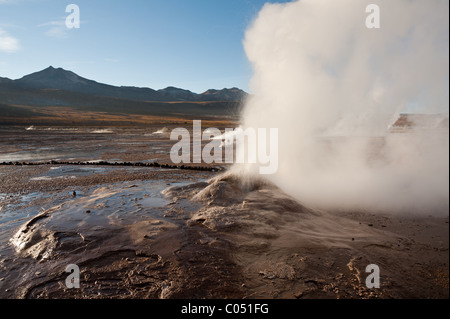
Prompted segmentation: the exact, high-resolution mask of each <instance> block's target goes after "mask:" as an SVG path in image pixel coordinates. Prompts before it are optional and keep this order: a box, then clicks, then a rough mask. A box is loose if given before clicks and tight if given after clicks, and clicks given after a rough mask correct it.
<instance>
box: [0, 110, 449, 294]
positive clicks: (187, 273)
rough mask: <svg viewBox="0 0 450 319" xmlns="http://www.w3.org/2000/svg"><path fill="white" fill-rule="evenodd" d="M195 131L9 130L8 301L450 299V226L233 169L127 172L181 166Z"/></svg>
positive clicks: (3, 236)
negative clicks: (350, 205)
mask: <svg viewBox="0 0 450 319" xmlns="http://www.w3.org/2000/svg"><path fill="white" fill-rule="evenodd" d="M61 116H62V117H63V116H67V118H68V119H69V118H70V117H71V115H70V114H68V113H67V114H64V115H61ZM83 116H89V115H88V114H85V115H83ZM137 120H138V119H136V121H137ZM154 120H155V119H154ZM108 122H109V123H111V122H114V120H112V118H108ZM168 122H169V123H168ZM185 122H186V123H190V122H189V121H188V120H186V119H180V120H179V122H177V121H175V122H171V121H166V122H165V123H159V120H155V121H153V122H152V123H151V124H149V123H147V125H145V126H144V125H140V126H132V127H131V126H130V127H125V126H104V127H102V126H98V127H95V126H89V125H85V126H59V127H56V128H55V127H54V126H39V125H37V124H36V123H26V124H27V125H28V124H30V125H35V127H34V128H32V129H30V130H28V131H27V130H25V128H26V126H15V127H11V126H8V127H2V128H1V130H0V133H1V136H2V142H1V145H2V148H1V152H0V163H2V162H15V161H17V162H19V163H17V165H0V179H1V181H2V182H1V183H0V298H33V299H34V298H89V299H97V298H100V299H101V298H155V299H158V298H162V299H167V298H176V299H178V298H245V299H253V298H283V299H295V298H299V299H303V298H305V299H309V298H331V299H335V298H448V297H449V293H448V292H449V266H448V265H449V254H448V244H449V243H448V239H449V237H448V231H449V225H448V215H447V217H436V216H426V217H417V216H409V215H407V214H404V215H393V214H390V213H389V212H384V213H375V212H369V211H353V212H350V211H347V212H342V211H340V212H331V211H323V210H319V209H315V208H311V207H306V206H305V205H303V204H302V203H301V202H299V201H297V200H295V199H293V198H291V197H290V196H288V195H286V194H285V193H283V191H282V190H280V189H279V188H277V187H276V186H275V185H273V184H270V183H268V182H267V181H265V180H262V179H255V178H252V179H245V180H244V179H243V178H241V177H239V176H237V175H235V174H233V171H232V170H229V166H228V167H227V166H226V165H213V166H209V168H210V169H212V168H214V169H217V171H216V172H214V171H211V170H203V171H202V170H199V171H197V170H191V169H185V168H184V169H183V168H164V167H141V166H121V164H122V163H124V162H133V163H135V162H140V163H150V162H152V163H154V162H158V163H161V164H164V163H170V158H169V153H170V148H171V146H172V145H173V143H174V142H173V141H170V140H169V138H168V132H170V131H171V129H173V128H175V127H176V126H178V125H184V126H186V127H187V128H189V124H185ZM204 125H205V127H206V126H216V127H219V128H222V129H223V128H224V127H235V126H236V125H237V123H235V122H231V120H230V122H226V121H222V122H214V121H210V122H208V121H205V122H204ZM191 127H192V126H191ZM50 129H52V130H50ZM54 129H57V130H56V131H55V130H54ZM155 132H158V133H156V134H155ZM49 160H58V161H69V162H70V163H72V164H70V165H66V164H64V165H61V164H58V163H59V162H58V161H55V162H54V163H47V161H49ZM94 160H96V161H97V163H93V162H92V163H91V164H89V165H77V164H76V163H77V162H80V163H82V162H86V161H94ZM98 161H106V162H111V163H115V162H116V163H118V165H116V166H105V165H101V164H100V163H98ZM25 163H35V164H36V163H39V165H34V166H31V165H22V164H25ZM201 165H202V166H205V167H206V166H208V165H206V164H201ZM69 264H76V265H78V266H79V268H80V288H79V289H68V288H67V286H66V284H65V280H66V278H67V276H68V275H69V273H67V272H66V271H65V270H66V267H67V266H68V265H69ZM369 264H376V265H378V266H379V268H380V288H378V289H369V288H367V287H366V283H365V280H366V278H367V276H368V275H369V274H368V273H366V272H365V270H366V267H367V266H368V265H369Z"/></svg>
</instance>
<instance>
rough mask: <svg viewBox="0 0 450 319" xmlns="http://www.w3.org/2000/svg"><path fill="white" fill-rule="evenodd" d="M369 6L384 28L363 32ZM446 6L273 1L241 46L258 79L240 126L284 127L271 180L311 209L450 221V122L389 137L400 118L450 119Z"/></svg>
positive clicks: (398, 1) (418, 1) (402, 0)
mask: <svg viewBox="0 0 450 319" xmlns="http://www.w3.org/2000/svg"><path fill="white" fill-rule="evenodd" d="M370 3H376V4H377V5H378V6H379V7H380V10H381V28H379V29H368V28H367V27H366V24H365V21H366V17H367V16H368V15H369V14H368V13H366V10H365V9H366V6H367V5H368V4H370ZM448 7H449V2H448V1H447V0H439V1H438V0H431V1H430V0H395V1H392V0H376V1H375V0H374V1H372V2H365V1H361V0H340V1H329V0H301V1H295V2H292V3H288V4H266V5H265V6H264V7H263V9H262V10H261V11H260V13H259V15H258V17H257V18H256V19H255V21H254V22H253V25H252V26H251V27H250V28H249V29H248V30H247V33H246V37H245V40H244V46H245V50H246V53H247V56H248V59H249V60H250V62H251V63H252V65H253V69H254V76H253V78H252V80H251V83H250V90H251V92H252V94H253V95H252V97H251V98H249V100H248V102H247V104H246V106H245V108H244V111H243V114H242V123H243V126H244V127H253V128H271V127H273V128H278V129H279V138H280V139H279V169H278V172H277V173H276V174H274V175H271V176H268V178H269V179H270V180H272V181H273V182H275V183H276V184H277V185H278V186H280V187H281V188H282V189H283V190H285V191H286V192H287V193H289V194H291V195H293V196H295V197H296V198H298V199H299V200H300V201H302V202H304V203H306V204H309V205H315V206H321V207H328V208H329V207H334V208H346V209H360V208H362V209H370V210H384V211H409V212H414V213H415V212H424V213H427V214H433V213H435V214H438V213H443V212H444V214H448V206H449V155H448V152H449V138H448V137H449V132H448V125H447V127H446V126H445V125H442V127H440V128H435V127H434V128H432V127H425V128H420V127H419V126H417V127H416V129H414V130H410V131H408V132H403V133H392V132H390V131H391V126H392V124H393V123H394V122H395V121H396V120H397V119H398V117H399V114H400V113H402V112H414V113H428V114H432V113H434V114H441V117H442V116H443V117H447V119H448V102H449V95H448V67H449V51H448V48H449V43H448V36H449V34H448V25H449V17H448V9H449V8H448ZM447 121H448V120H447ZM447 123H448V122H447ZM254 166H255V165H253V166H252V165H250V166H246V167H245V170H246V171H247V172H249V171H254V168H255V167H254ZM240 168H241V169H242V167H240Z"/></svg>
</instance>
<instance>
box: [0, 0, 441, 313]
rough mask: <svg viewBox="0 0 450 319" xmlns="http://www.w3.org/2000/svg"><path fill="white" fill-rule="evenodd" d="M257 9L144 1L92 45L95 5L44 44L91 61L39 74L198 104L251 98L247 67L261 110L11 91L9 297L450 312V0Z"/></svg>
mask: <svg viewBox="0 0 450 319" xmlns="http://www.w3.org/2000/svg"><path fill="white" fill-rule="evenodd" d="M50 2H51V1H50ZM98 2H100V1H96V2H95V3H98ZM244 2H245V4H243V3H244ZM256 2H258V1H257V0H254V1H242V3H240V4H239V6H242V7H239V8H236V7H233V8H228V10H225V9H223V8H216V7H214V8H210V7H208V6H206V5H205V6H203V5H202V6H201V8H196V10H194V11H195V12H193V11H192V8H190V7H183V8H184V9H180V10H179V11H176V12H175V11H174V10H173V8H171V7H170V8H166V7H164V6H163V5H162V3H163V2H162V1H161V2H157V1H152V2H147V1H146V5H145V6H149V7H145V8H146V9H147V11H145V10H143V9H142V10H141V9H140V7H137V8H138V9H136V8H134V9H133V10H134V11H133V14H134V15H133V21H127V22H128V23H129V24H127V22H125V21H123V20H119V21H121V22H120V23H114V25H111V26H110V27H111V28H113V27H115V25H116V24H119V25H121V26H123V27H124V30H128V29H126V28H130V30H133V31H130V32H128V31H127V32H125V31H123V30H122V29H120V30H116V31H111V32H110V31H109V29H108V34H107V35H106V36H103V35H102V36H96V38H95V42H89V41H88V39H90V38H89V36H90V32H94V31H95V30H103V29H107V28H104V27H103V26H104V25H106V24H105V22H104V21H103V22H102V23H100V22H98V21H97V20H95V19H94V18H93V17H92V16H89V14H92V10H93V9H92V8H90V10H91V11H89V10H86V11H83V10H85V9H84V8H86V7H83V6H80V7H81V9H82V11H81V12H82V14H83V12H88V14H87V17H88V18H87V19H86V20H87V21H89V23H86V24H83V19H81V29H80V30H78V31H77V30H72V29H70V31H68V30H66V29H64V27H63V30H61V26H64V22H61V21H59V22H58V21H56V22H50V23H43V24H40V25H39V27H38V28H41V29H40V30H43V28H44V29H45V28H50V27H51V29H50V30H48V31H47V32H46V36H49V37H51V36H55V35H56V36H57V38H58V41H66V40H67V42H65V44H64V45H59V46H56V45H54V43H53V42H51V43H50V44H49V45H47V46H45V45H43V46H42V47H44V46H45V47H46V48H47V47H48V48H51V49H52V50H54V48H56V47H59V50H65V49H64V48H66V47H68V43H69V42H70V41H68V39H70V40H73V41H75V42H76V41H79V39H81V38H83V41H84V39H87V40H86V41H87V42H86V43H91V45H85V47H87V48H89V50H92V52H97V53H96V54H94V53H92V56H93V57H91V56H90V55H89V57H86V56H84V55H80V57H78V56H71V57H70V58H71V59H73V60H74V61H71V62H67V61H66V60H64V61H63V60H57V58H56V57H53V55H54V53H53V52H51V54H49V53H40V55H39V54H38V53H36V56H34V55H33V56H32V57H30V59H29V60H30V61H34V60H40V59H42V61H48V59H50V57H53V58H54V59H56V60H57V61H60V63H61V64H62V66H64V67H65V68H66V69H67V68H68V67H66V66H65V65H69V66H70V67H72V66H73V67H74V68H75V69H74V70H76V71H77V73H79V71H83V72H84V73H86V74H87V75H86V76H89V74H95V72H94V71H96V70H97V71H98V70H100V71H99V73H97V76H99V77H100V79H99V80H101V78H103V79H104V80H105V79H106V80H108V81H110V78H111V81H116V83H117V82H118V79H119V80H122V78H120V76H119V75H123V76H124V77H125V78H126V79H127V81H131V80H130V74H131V75H132V76H131V77H132V80H133V81H134V80H135V79H136V81H138V79H139V80H140V81H141V82H140V83H162V82H158V81H159V80H161V81H163V80H167V78H169V77H171V76H173V77H174V79H173V80H172V79H171V81H174V82H175V81H178V82H176V83H179V84H180V83H181V84H186V85H197V84H198V85H199V87H200V84H199V83H201V84H202V85H203V84H204V83H205V82H208V81H215V82H214V83H215V84H214V85H222V84H223V83H224V81H225V82H226V83H235V82H234V81H235V80H236V79H242V78H243V77H244V76H243V75H242V74H241V73H240V72H237V71H235V69H234V67H232V66H230V65H229V64H227V63H229V60H228V58H230V59H232V58H233V59H236V60H233V61H234V62H233V63H234V64H233V65H235V63H238V62H236V61H241V62H242V60H245V57H246V60H245V62H248V65H247V64H245V66H240V67H236V68H237V69H239V70H240V69H245V67H247V66H248V69H249V70H250V71H249V72H250V75H249V84H248V90H247V89H246V91H249V92H248V93H247V92H245V91H244V90H242V89H239V88H237V87H233V88H231V89H222V90H216V89H208V90H206V91H203V93H193V92H191V91H189V90H185V89H179V88H176V87H172V86H169V87H166V88H165V89H160V90H153V89H150V88H147V87H130V86H125V84H126V83H124V85H122V84H120V86H114V85H110V84H103V83H99V82H96V81H93V80H88V79H87V78H83V77H81V76H79V75H77V74H75V73H74V72H72V71H69V70H66V69H63V68H60V67H56V68H54V67H53V66H50V67H47V68H46V69H44V70H42V71H39V72H36V73H32V74H29V75H26V76H23V77H22V78H18V79H16V80H12V79H10V78H9V77H10V76H9V77H8V78H4V77H0V299H22V298H23V299H28V298H29V299H214V300H217V299H239V300H241V299H250V300H258V299H372V298H373V299H410V298H413V299H448V298H449V108H448V105H449V89H448V83H449V74H448V69H449V49H448V39H449V33H448V25H449V16H448V12H449V10H448V7H449V3H448V1H446V0H435V1H425V0H416V1H410V0H396V1H388V0H377V1H374V2H376V4H371V5H367V4H364V3H363V2H361V1H359V0H342V1H328V0H297V1H281V0H280V1H277V3H274V1H269V2H270V3H267V4H265V5H264V4H263V3H262V2H261V3H259V2H258V3H259V4H260V6H258V7H257V10H256V9H249V8H248V6H249V4H250V3H251V4H253V3H256ZM279 2H281V3H279ZM156 3H159V4H158V5H162V6H163V7H162V8H159V7H158V8H159V9H160V11H155V10H156V8H155V7H154V6H156ZM164 3H168V2H164ZM186 3H187V2H180V3H179V5H186ZM189 3H191V2H189ZM208 3H209V4H208V5H212V6H219V4H218V3H219V1H214V2H212V1H211V2H208ZM224 3H225V1H223V2H221V4H220V5H221V6H222V5H224ZM226 3H227V4H229V3H234V2H232V1H227V2H226ZM8 5H9V1H0V7H2V6H5V7H6V6H8ZM17 5H19V4H17ZM109 5H110V4H108V6H105V7H108V8H109V9H111V11H110V12H109V13H110V14H112V15H113V14H114V12H116V11H117V12H120V13H122V11H123V12H126V11H127V10H129V8H125V7H122V6H121V5H120V6H119V7H115V6H116V5H117V4H114V5H113V4H111V7H109ZM234 5H235V4H234ZM85 6H89V5H85ZM90 6H96V4H94V2H90ZM254 6H255V8H256V4H254ZM75 7H76V6H75ZM150 7H151V8H150ZM244 7H245V8H247V10H249V11H251V10H254V12H253V15H252V17H251V19H250V18H249V17H241V20H239V21H238V22H236V21H235V22H230V21H231V20H230V19H232V18H233V17H234V18H236V15H238V13H239V14H240V13H241V11H240V10H241V8H244ZM10 8H12V7H10ZM208 8H209V9H208ZM252 8H253V7H252ZM2 9H3V7H2ZM78 9H79V8H78ZM97 9H98V8H97ZM109 9H108V10H109ZM113 9H114V10H115V11H114V10H113ZM150 9H152V10H154V11H152V10H150ZM10 10H13V9H10ZM102 10H103V8H101V10H100V9H98V10H97V11H102ZM164 10H167V12H166V14H167V17H170V18H173V17H175V18H173V20H170V25H166V24H164V23H167V21H169V20H167V19H165V18H164V17H166V16H164V15H163V14H162V13H163V12H165V11H164ZM202 10H210V11H207V12H206V11H205V12H204V11H202ZM242 10H243V9H242ZM94 11H95V10H94ZM138 11H139V12H138ZM197 11H198V12H201V13H202V15H201V16H200V17H198V16H197V14H198V12H197ZM102 12H103V11H102ZM143 12H146V14H148V15H150V14H151V13H152V12H158V16H157V17H154V19H153V20H152V19H147V17H146V16H143ZM160 12H161V17H159V13H160ZM180 12H181V13H183V14H186V15H190V16H189V17H190V18H189V21H188V22H189V23H183V25H181V26H180V25H176V24H177V23H181V22H179V21H178V20H180V19H181V20H182V18H184V15H183V14H180ZM217 12H220V13H221V14H222V13H223V14H230V12H231V13H233V14H232V15H231V16H230V17H229V18H227V19H226V21H224V20H220V17H218V16H213V14H214V13H215V14H217ZM0 14H1V12H0ZM73 14H75V13H73ZM177 14H180V15H179V16H178V15H177ZM210 15H211V16H210ZM56 16H58V14H56ZM105 16H108V14H105ZM0 17H1V16H0ZM120 17H121V19H125V18H123V17H122V16H120ZM134 17H136V18H134ZM207 17H208V19H206V18H207ZM211 17H214V18H211ZM159 18H161V20H158V19H159ZM73 19H75V18H73ZM181 20H180V21H181ZM219 20H220V21H219ZM33 21H34V20H33ZM74 21H75V20H74ZM114 21H116V20H114ZM136 21H138V22H139V25H138V26H136V25H134V24H133V23H136ZM149 21H150V22H149ZM182 21H184V20H182ZM204 21H207V22H208V25H207V26H205V25H203V26H201V27H199V26H196V27H194V26H193V25H194V24H196V23H202V22H204ZM233 21H234V20H233ZM244 21H246V23H245V28H244V29H242V25H244ZM69 22H70V21H69ZM72 22H73V21H72ZM72 22H71V23H72ZM78 22H79V23H80V21H78ZM66 23H67V22H66ZM96 23H99V24H98V25H101V26H102V27H101V28H100V27H98V29H95V26H96ZM148 23H155V25H147V24H148ZM158 23H159V24H161V25H165V28H163V27H161V29H160V28H159V27H157V26H159V24H158ZM233 23H234V24H236V25H238V26H240V27H241V29H239V32H238V31H236V30H235V25H234V24H233ZM141 24H142V25H141ZM191 24H192V25H191ZM7 25H8V24H7V23H3V22H2V24H0V54H5V55H6V54H10V57H11V56H12V55H14V54H19V53H16V52H19V50H20V46H19V44H18V42H17V43H16V42H14V41H15V38H14V37H13V33H12V32H13V31H14V30H13V31H8V32H9V33H8V32H7V31H4V30H3V28H6V26H7ZM144 25H145V26H146V28H144V27H143V26H144ZM135 27H136V28H135ZM90 28H92V29H90ZM191 28H192V30H194V31H191ZM236 28H237V27H236ZM16 29H17V30H19V29H20V28H16ZM73 29H77V28H76V27H75V28H73ZM84 30H87V31H84ZM142 30H144V31H145V33H143V34H139V36H135V37H136V39H137V38H139V41H137V40H136V39H134V38H133V36H130V35H135V34H136V32H143V31H142ZM154 30H157V31H158V32H156V33H155V32H154ZM223 30H226V31H223ZM233 30H234V32H237V33H236V34H237V35H238V37H237V39H238V40H236V41H237V43H238V45H239V46H238V49H236V46H235V42H236V41H235V40H230V39H234V37H233V36H232V31H233ZM122 31H123V32H122ZM150 31H152V32H153V33H151V32H150ZM186 31H189V32H190V33H192V34H190V36H191V37H189V36H188V35H186V34H185V33H184V32H186ZM17 32H19V31H17ZM69 32H80V33H76V36H75V35H73V34H74V33H69ZM83 32H86V33H83ZM165 32H167V34H168V35H167V34H166V33H165ZM220 32H225V33H226V34H224V33H220ZM78 34H79V36H78ZM92 34H97V33H95V32H94V33H92ZM111 34H114V36H117V37H118V38H120V37H123V36H124V35H126V38H125V39H123V38H122V41H119V40H117V41H115V38H114V41H113V42H114V45H115V49H106V48H105V49H104V50H103V49H102V50H101V52H98V51H96V50H98V48H97V47H102V45H106V44H105V43H106V42H103V41H106V39H109V38H110V37H111ZM179 34H181V35H179ZM221 34H222V35H221ZM193 35H195V36H193ZM198 35H202V36H203V37H200V36H198ZM161 38H163V39H162V41H163V42H162V43H160V42H158V41H161ZM168 39H169V40H170V41H169V40H168ZM177 39H178V40H177ZM91 40H92V39H91ZM144 40H145V41H144ZM194 40H195V41H199V42H192V41H194ZM219 40H220V41H219ZM36 41H37V40H36ZM40 41H43V40H42V39H41V40H40ZM133 41H137V42H133ZM208 41H212V42H211V43H210V42H208ZM75 42H74V43H75ZM147 42H148V43H147ZM30 43H34V39H33V41H31V42H30ZM58 43H59V42H58ZM76 43H79V42H76ZM83 43H84V42H83ZM117 43H119V45H120V47H119V45H117ZM154 43H155V44H154ZM16 44H17V45H16ZM25 44H26V43H25V42H24V44H23V45H24V47H25ZM174 44H176V46H175V47H174V46H173V45H174ZM144 45H148V46H145V47H141V46H144ZM214 45H215V47H214ZM192 47H195V50H192ZM161 48H163V49H161ZM169 48H170V49H169ZM214 48H218V49H217V51H213V50H212V49H214ZM232 48H234V49H232ZM34 49H35V48H34V47H33V50H34ZM70 50H73V51H76V50H77V47H76V46H75V45H73V47H70ZM114 50H116V51H118V53H117V55H118V56H121V55H120V54H123V56H122V60H121V59H119V58H115V56H114V58H113V55H112V53H113V52H114ZM158 50H162V51H163V52H161V51H158ZM239 50H242V51H243V52H242V55H243V56H242V57H239V55H238V53H239V52H240V51H239ZM244 51H245V52H244ZM39 52H41V51H39ZM89 52H90V51H89ZM105 52H108V54H111V57H109V56H108V57H107V58H105ZM155 52H159V53H158V54H157V55H156V57H155V56H152V58H153V59H154V60H155V61H156V62H154V63H153V62H152V63H153V64H151V63H150V62H148V61H149V60H150V56H151V54H154V53H155ZM174 52H176V54H177V55H176V58H175V57H174V55H173V54H174ZM224 52H226V54H225V55H223V54H224ZM69 53H70V52H69ZM69 53H67V52H66V55H67V56H68V57H67V60H69ZM84 53H85V51H83V54H84ZM114 53H116V52H114ZM20 54H22V53H20ZM127 54H128V55H127ZM58 55H61V56H64V58H65V55H64V54H62V53H61V54H59V53H58ZM142 55H145V59H143V58H142ZM94 56H95V58H94ZM219 56H220V58H219ZM236 56H238V58H236ZM2 57H3V55H0V59H1V58H2ZM83 57H84V59H85V60H83V61H81V60H82V58H83ZM123 57H127V58H123ZM199 57H200V58H199ZM20 59H22V58H20ZM86 59H88V60H89V61H87V60H86ZM182 59H185V60H182ZM23 60H24V61H23V62H20V63H19V62H17V61H18V60H17V61H16V62H15V64H17V65H19V64H22V63H24V64H26V63H25V62H27V61H25V60H27V59H23ZM179 60H180V61H181V60H182V61H183V65H180V64H179ZM21 61H22V60H21ZM80 61H81V62H80ZM94 61H96V62H94ZM143 61H145V63H144V62H143ZM191 61H192V63H191ZM193 61H196V63H194V62H193ZM12 63H13V62H12ZM12 63H11V64H12ZM42 63H44V62H42ZM42 63H40V64H39V65H41V64H42ZM45 63H47V62H45ZM51 63H56V62H51ZM102 63H104V64H105V65H106V63H107V65H106V66H105V65H103V64H102ZM122 63H123V64H122ZM147 63H148V64H147ZM8 65H9V64H8V63H3V62H2V61H0V71H1V70H7V69H8ZM46 65H49V64H48V63H47V64H46ZM97 65H101V67H100V69H97V68H96V66H97ZM136 65H137V66H136ZM161 65H163V68H159V67H160V66H161ZM119 66H120V67H119ZM29 67H31V66H29ZM172 67H173V68H174V69H176V71H177V72H185V73H187V74H188V78H189V79H187V77H186V74H185V73H184V74H183V76H181V73H170V70H172V71H173V69H172ZM216 67H220V70H221V71H220V72H219V71H217V69H216ZM21 70H22V69H21ZM158 70H159V73H158ZM13 71H14V72H15V70H13ZM91 71H92V72H94V73H89V72H91ZM228 71H230V72H231V73H232V72H235V73H239V74H240V75H234V74H230V73H229V72H228ZM11 72H12V71H11ZM121 72H122V73H121ZM202 72H203V73H202ZM222 73H223V74H222ZM79 74H82V73H79ZM116 74H117V75H116ZM155 74H157V75H158V76H155ZM174 74H180V78H178V77H176V76H175V75H174ZM197 74H201V76H202V77H205V78H203V79H199V78H198V77H196V78H195V80H194V79H193V77H194V76H196V75H197ZM114 76H117V77H114ZM190 77H192V80H191V78H190ZM106 80H105V81H106ZM152 81H153V82H152ZM163 82H164V81H163ZM247 82H248V81H247ZM108 83H109V82H108ZM111 83H112V82H111ZM138 83H139V82H138ZM164 83H165V82H164ZM209 84H210V83H209V82H208V85H209ZM227 85H228V84H227ZM230 86H231V85H230ZM202 87H203V86H202ZM190 306H191V304H190V303H189V307H190ZM33 309H34V308H33ZM189 309H191V308H189ZM195 309H196V308H195ZM330 309H334V308H332V307H330ZM238 310H239V309H238ZM177 311H178V312H179V310H178V309H177ZM181 311H183V310H181ZM186 311H187V310H186ZM211 315H212V314H211Z"/></svg>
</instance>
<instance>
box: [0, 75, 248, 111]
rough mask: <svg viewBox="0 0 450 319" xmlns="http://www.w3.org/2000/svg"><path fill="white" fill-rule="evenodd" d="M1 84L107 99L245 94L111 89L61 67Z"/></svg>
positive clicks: (238, 95) (239, 95)
mask: <svg viewBox="0 0 450 319" xmlns="http://www.w3.org/2000/svg"><path fill="white" fill-rule="evenodd" d="M0 84H1V85H8V86H16V87H18V88H22V89H56V90H63V91H70V92H77V93H84V94H91V95H96V96H108V97H116V98H122V99H130V100H138V101H196V102H199V101H234V102H236V101H240V100H242V99H243V98H245V96H246V95H247V94H246V93H245V92H244V91H243V90H240V89H238V88H231V89H222V90H207V91H206V92H204V93H201V94H197V93H193V92H191V91H189V90H184V89H180V88H176V87H167V88H165V89H162V90H153V89H150V88H139V87H130V86H120V87H119V86H113V85H107V84H103V83H98V82H96V81H93V80H89V79H86V78H83V77H81V76H79V75H77V74H75V73H74V72H72V71H68V70H64V69H62V68H54V67H52V66H49V67H48V68H46V69H44V70H42V71H39V72H35V73H32V74H29V75H26V76H24V77H23V78H21V79H18V80H10V79H8V78H0Z"/></svg>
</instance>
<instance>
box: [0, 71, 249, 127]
mask: <svg viewBox="0 0 450 319" xmlns="http://www.w3.org/2000/svg"><path fill="white" fill-rule="evenodd" d="M246 96H247V93H245V92H244V91H242V90H240V89H237V88H232V89H223V90H208V91H206V92H204V93H202V94H196V93H193V92H191V91H189V90H183V89H180V88H175V87H168V88H165V89H163V90H153V89H150V88H137V87H124V86H122V87H118V86H112V85H107V84H103V83H98V82H96V81H93V80H89V79H85V78H83V77H80V76H79V75H77V74H75V73H73V72H71V71H66V70H63V69H61V68H57V69H56V68H53V67H48V68H46V69H45V70H42V71H39V72H36V73H32V74H30V75H27V76H24V77H23V78H21V79H18V80H11V79H8V78H3V77H0V124H16V123H35V122H42V123H52V124H54V123H58V122H61V121H62V122H64V123H67V122H74V123H75V122H77V123H79V122H83V121H85V119H86V117H85V115H86V114H87V113H89V114H90V115H89V119H90V122H92V123H97V122H102V123H103V121H105V119H106V118H109V119H111V116H113V117H114V119H120V118H122V119H127V121H128V120H129V119H130V118H132V119H133V120H132V121H135V122H136V121H139V122H140V119H139V117H136V116H141V117H142V118H151V119H153V118H155V117H158V118H164V117H170V118H177V119H181V118H196V119H202V118H208V119H210V120H215V119H219V118H221V119H228V120H229V119H233V120H234V119H236V118H238V115H239V113H240V110H241V107H242V105H243V103H242V102H243V100H244V99H245V97H246ZM61 114H65V116H62V115H61ZM68 114H70V116H69V115H68ZM130 115H132V116H131V117H130ZM133 116H134V117H133ZM91 120H92V121H91ZM119 122H120V121H119ZM122 122H123V121H122Z"/></svg>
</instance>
